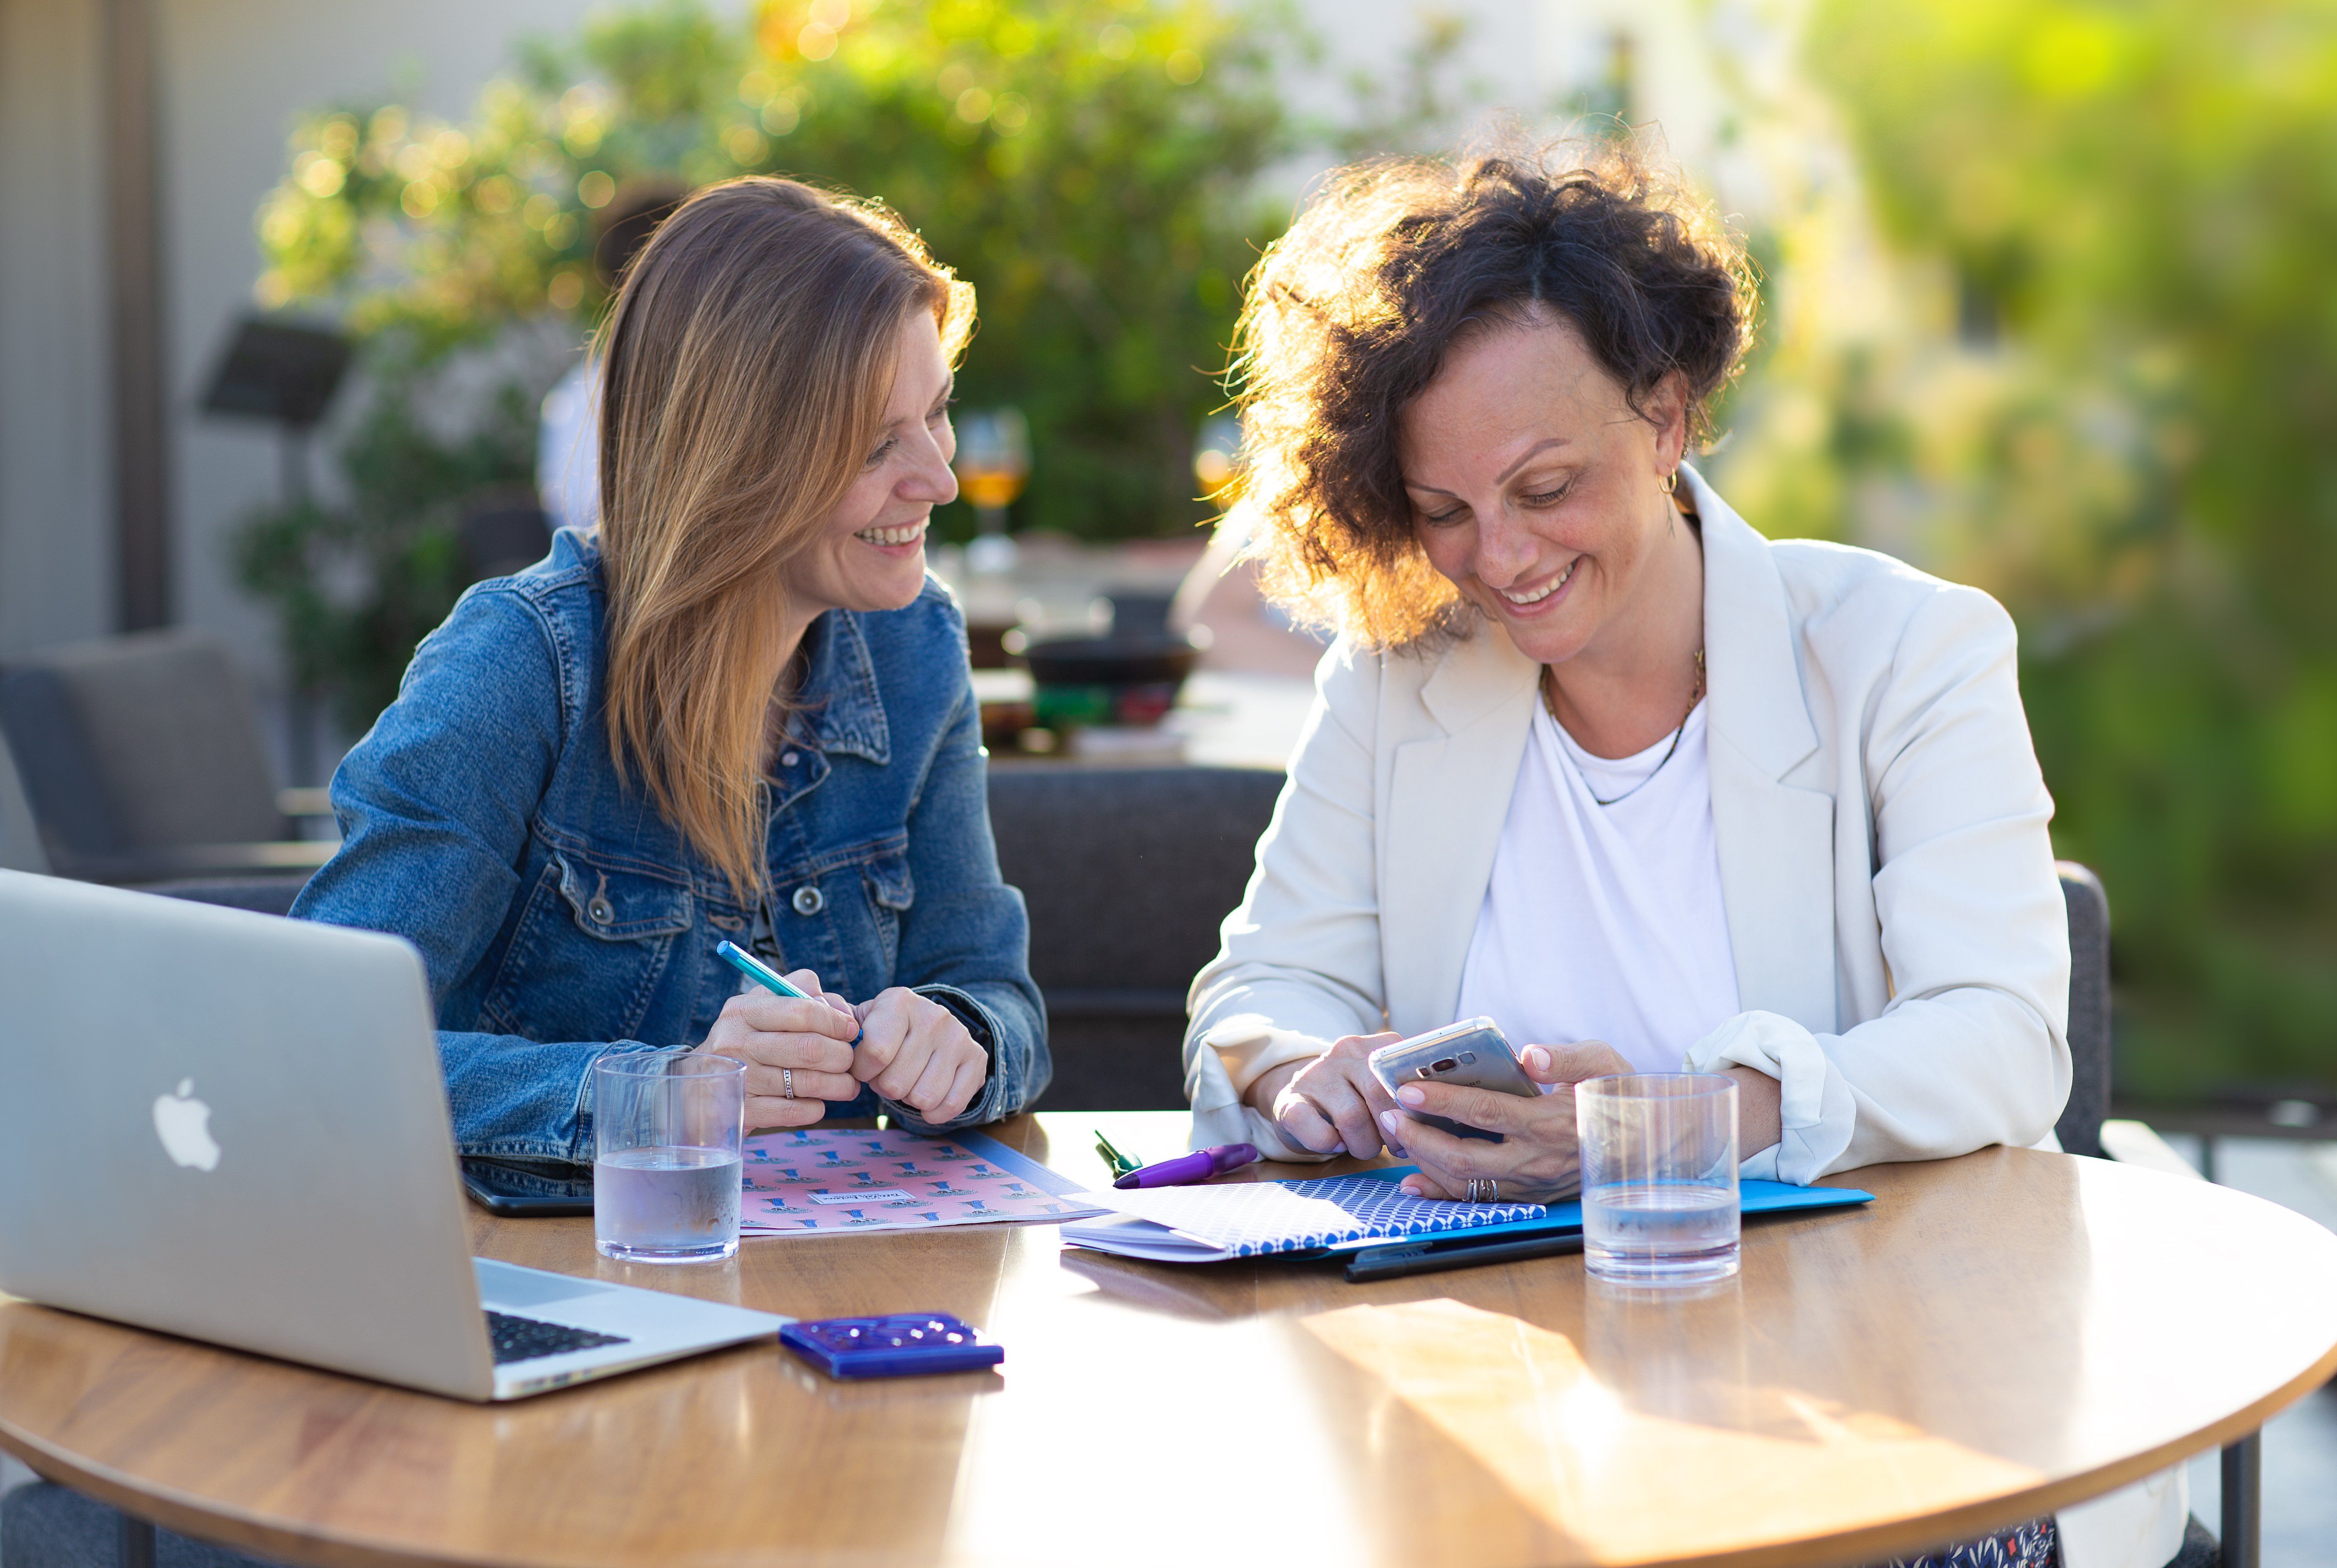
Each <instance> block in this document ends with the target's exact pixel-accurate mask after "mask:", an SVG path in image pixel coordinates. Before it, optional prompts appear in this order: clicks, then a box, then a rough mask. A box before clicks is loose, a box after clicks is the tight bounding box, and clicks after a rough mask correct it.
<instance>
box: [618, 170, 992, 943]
mask: <svg viewBox="0 0 2337 1568" xmlns="http://www.w3.org/2000/svg"><path fill="white" fill-rule="evenodd" d="M917 310H924V311H929V312H930V313H931V314H932V315H933V317H934V321H935V322H936V323H937V324H938V325H939V327H940V328H941V334H942V345H943V350H944V354H945V355H946V356H947V357H948V358H949V359H950V360H951V361H952V362H953V363H954V362H955V360H956V358H957V357H958V355H959V353H960V352H961V351H962V350H963V348H964V345H965V340H966V338H968V337H969V336H970V335H971V334H972V332H973V288H972V286H971V285H969V284H966V283H963V282H960V281H959V280H958V279H956V278H955V277H954V276H953V274H952V273H951V272H950V271H949V270H948V269H946V268H944V267H942V266H940V265H938V264H936V263H935V262H934V260H933V258H932V257H931V256H930V255H929V254H928V253H927V252H926V250H925V248H924V243H923V242H922V241H920V240H918V239H917V237H916V236H915V235H914V234H913V233H911V232H910V231H909V230H908V229H907V228H906V227H905V226H904V225H903V224H902V223H901V221H900V220H898V219H897V218H895V217H894V216H893V215H892V214H891V213H890V212H888V211H885V209H884V208H882V207H880V206H876V205H875V204H873V203H862V202H856V201H846V200H845V199H843V198H840V197H836V196H831V195H828V194H826V193H825V192H822V191H815V190H813V189H811V188H810V187H808V186H806V185H801V184H798V183H797V182H796V181H792V180H778V179H772V178H769V177H767V176H754V177H749V178H746V179H740V180H732V181H727V182H725V183H723V184H719V185H714V186H710V187H709V188H708V189H706V190H704V191H699V193H698V194H696V195H695V196H692V197H691V198H690V199H689V201H686V202H684V203H683V204H682V205H681V206H680V208H679V209H678V210H677V211H675V212H674V214H673V216H671V217H670V218H668V219H667V220H665V221H664V222H663V223H661V224H660V225H659V226H658V230H657V232H656V233H655V234H654V235H652V236H651V237H650V241H649V244H648V245H647V246H646V247H645V248H644V249H643V250H642V251H641V253H640V257H639V258H638V259H637V260H635V261H634V263H633V265H632V267H631V270H630V271H629V272H628V273H627V275H626V277H625V279H624V284H623V288H622V289H621V291H620V292H619V294H618V297H617V303H616V307H615V309H612V310H611V312H610V313H609V318H608V319H607V321H606V322H605V323H603V325H602V327H601V332H600V335H599V338H597V340H596V341H595V344H594V352H595V354H596V355H597V356H598V357H599V358H600V361H601V524H600V542H601V563H602V569H603V572H604V573H605V576H606V581H607V584H608V596H609V611H608V628H609V630H608V640H609V659H608V680H607V721H608V727H609V749H610V751H611V755H612V756H613V758H614V760H615V762H616V767H617V773H618V777H619V779H621V780H624V781H626V782H627V783H628V784H630V782H631V779H632V778H633V776H634V775H635V773H636V772H638V775H639V777H640V779H641V780H642V781H643V783H644V785H645V786H646V788H647V789H648V791H649V795H650V799H651V800H652V801H654V802H655V804H656V806H657V808H658V809H659V810H660V811H661V812H662V813H664V815H665V817H666V818H667V819H668V820H669V821H670V822H672V823H673V824H674V826H675V827H677V828H680V830H681V832H682V834H683V836H684V837H685V838H687V839H688V840H689V842H690V844H691V845H692V846H693V847H695V848H697V850H698V851H699V853H700V854H701V855H703V856H704V857H705V858H707V859H708V860H709V861H711V862H712V863H713V864H714V866H715V867H717V868H718V869H719V870H720V871H721V872H722V873H723V874H724V875H725V876H727V877H728V878H729V881H730V885H731V888H732V891H733V892H734V893H735V894H736V895H737V896H738V897H739V898H740V899H741V900H742V901H744V900H745V899H747V898H748V897H752V896H754V895H756V894H758V893H759V891H760V890H761V888H762V887H763V885H764V883H765V881H766V880H767V875H768V874H767V869H766V867H765V866H764V847H763V828H764V824H763V820H762V815H761V801H762V794H761V790H760V789H759V788H758V786H759V783H760V780H761V775H762V769H763V750H764V747H765V743H766V737H767V735H768V733H769V726H770V724H771V723H772V721H773V720H774V717H775V715H774V714H773V711H772V705H773V702H774V701H775V693H776V691H777V684H778V681H779V677H780V675H781V673H782V671H781V664H782V662H783V660H784V655H783V653H782V652H781V649H780V646H779V642H780V636H781V629H782V626H783V625H784V623H785V619H786V617H785V611H786V603H785V594H784V590H783V589H782V588H781V586H780V573H781V572H782V570H783V569H784V568H785V567H786V565H787V563H788V562H789V561H790V560H791V559H793V558H795V557H796V556H797V555H799V554H802V553H803V551H804V550H805V549H806V548H807V546H808V545H809V544H811V543H812V542H813V541H814V540H815V539H816V537H817V535H818V533H819V530H820V527H821V525H822V524H824V523H825V522H826V519H827V518H828V516H829V515H831V514H832V513H833V512H834V511H835V509H836V505H838V503H840V502H841V501H842V499H843V497H844V494H845V491H846V489H847V488H849V486H850V485H851V484H852V481H853V480H854V479H855V478H856V476H857V475H859V474H860V472H861V469H862V466H863V464H864V462H865V459H866V457H867V455H868V452H869V449H870V448H871V447H872V446H874V445H875V442H876V440H877V439H878V432H879V430H880V428H881V426H882V424H883V421H884V411H885V406H886V404H887V403H888V401H889V400H890V399H891V397H892V393H893V377H894V370H895V358H896V354H897V350H898V345H899V341H900V330H901V327H902V325H903V323H904V322H905V321H906V320H907V319H909V317H910V313H911V312H913V311H917Z"/></svg>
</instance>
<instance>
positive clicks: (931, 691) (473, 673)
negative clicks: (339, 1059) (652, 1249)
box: [292, 529, 1051, 1163]
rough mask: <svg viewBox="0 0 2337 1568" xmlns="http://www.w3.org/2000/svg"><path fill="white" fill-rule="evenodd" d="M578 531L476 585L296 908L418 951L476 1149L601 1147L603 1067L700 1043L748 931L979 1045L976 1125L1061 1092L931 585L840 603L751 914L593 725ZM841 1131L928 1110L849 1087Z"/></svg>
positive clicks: (807, 679) (950, 637) (772, 818)
mask: <svg viewBox="0 0 2337 1568" xmlns="http://www.w3.org/2000/svg"><path fill="white" fill-rule="evenodd" d="M606 607H607V602H606V598H605V594H604V591H603V588H602V584H601V562H600V553H599V549H598V546H597V544H595V542H594V540H593V538H592V535H591V534H582V533H579V532H577V531H575V530H573V529H562V531H561V532H560V534H558V535H557V536H556V537H555V539H554V541H553V544H552V554H550V555H549V556H548V557H547V558H546V559H544V560H543V561H542V562H539V563H538V564H535V565H534V566H533V567H530V568H529V569H528V570H527V571H525V572H523V573H519V574H518V575H516V576H513V577H506V578H498V579H495V580H493V581H490V582H486V583H480V584H478V585H477V586H476V587H474V588H473V589H471V590H470V591H469V592H468V593H465V594H464V596H463V598H462V600H461V602H460V603H457V604H456V605H455V610H454V613H452V614H450V615H449V616H448V617H447V618H446V622H445V624H444V625H442V626H440V627H439V628H438V629H437V630H436V631H435V632H432V633H431V634H430V635H429V636H428V637H427V638H425V639H424V640H423V642H422V645H421V647H420V648H419V649H417V650H416V652H415V655H414V661H413V662H412V664H410V665H409V666H408V667H407V669H406V677H405V680H404V681H403V682H402V683H401V685H400V688H399V691H398V698H397V701H396V702H395V703H393V704H392V705H391V706H390V707H389V709H388V710H387V711H386V712H384V713H383V714H382V716H381V718H380V720H378V721H376V723H375V725H374V727H373V729H372V730H371V732H370V733H368V734H367V736H366V738H365V739H364V740H361V741H359V742H358V743H357V749H356V750H353V751H351V752H350V753H349V755H348V758H347V760H345V761H344V762H343V763H342V764H341V767H340V769H339V770H338V771H337V773H336V774H335V775H334V777H333V809H334V811H335V813H336V814H337V816H338V818H340V824H341V831H342V833H343V835H344V841H343V843H342V846H341V848H340V851H339V853H338V854H337V855H335V856H334V857H333V858H332V859H331V860H330V861H329V862H328V863H327V864H326V866H325V867H324V868H323V869H322V870H320V871H318V873H317V876H316V877H315V878H314V880H312V881H311V882H310V883H309V884H308V887H307V889H306V890H305V891H303V892H302V893H301V895H300V898H299V901H298V904H296V905H295V906H294V907H293V910H292V913H293V915H294V916H297V917H301V918H306V919H311V920H323V921H329V922H331V923H333V924H336V925H341V926H364V927H366V928H367V929H370V930H376V931H387V932H390V933H392V934H394V935H396V936H403V937H405V938H406V940H407V941H409V942H412V943H413V944H414V945H415V946H416V947H418V948H420V949H421V951H422V956H423V959H424V961H425V965H426V966H427V968H428V971H429V975H430V988H431V993H432V995H433V998H434V1000H435V1003H436V1005H437V1009H438V1024H439V1033H438V1051H439V1057H440V1062H441V1064H442V1066H443V1067H444V1069H445V1075H446V1084H447V1092H448V1095H449V1098H450V1100H451V1102H452V1105H453V1111H454V1121H455V1142H456V1143H457V1144H458V1145H459V1146H460V1148H461V1150H462V1152H464V1153H465V1154H482V1155H497V1156H503V1157H506V1158H510V1157H523V1158H534V1159H553V1160H569V1161H577V1162H579V1163H582V1162H586V1161H590V1160H591V1159H592V1071H591V1069H592V1063H593V1062H594V1061H595V1060H596V1059H597V1058H599V1057H601V1055H603V1054H608V1053H611V1052H642V1051H658V1050H671V1049H676V1048H686V1047H689V1046H690V1045H694V1044H698V1043H699V1042H701V1041H703V1040H704V1039H705V1037H706V1034H707V1033H708V1031H709V1030H710V1029H711V1028H712V1027H713V1025H714V1022H715V1019H716V1017H717V1016H718V1015H719V1014H720V1012H721V1010H722V1005H723V1003H724V1002H725V1001H727V1000H728V998H729V997H730V996H731V995H733V994H735V993H736V992H737V991H738V988H739V982H738V975H737V973H736V971H734V970H732V969H731V968H730V966H729V965H727V964H725V963H724V962H723V961H722V960H721V959H719V958H718V957H716V956H715V953H714V948H715V946H716V944H718V943H719V942H721V941H722V940H724V939H725V938H726V937H727V938H732V939H735V940H737V941H738V943H739V945H740V946H746V945H747V944H748V936H749V933H750V932H751V931H752V929H753V928H754V926H755V925H756V916H758V914H759V915H761V916H763V918H764V919H765V920H766V921H767V922H768V929H769V931H770V933H771V935H772V936H775V937H776V938H777V946H778V950H779V955H780V958H781V966H782V967H784V968H789V969H792V968H809V969H813V970H816V972H817V973H818V975H819V978H820V983H821V984H822V985H824V986H826V988H827V989H828V990H831V991H835V992H838V993H840V994H842V995H846V996H847V997H849V998H851V999H852V1000H854V1001H856V1002H858V1001H865V1000H867V999H868V998H869V997H872V996H874V995H876V994H877V993H878V992H879V991H882V990H885V989H886V988H888V987H890V986H895V985H906V986H909V987H912V988H913V989H914V990H916V991H917V992H919V993H920V994H922V995H926V996H929V997H932V998H933V999H934V1000H935V1001H937V1002H939V1003H941V1004H942V1005H944V1006H946V1007H948V1008H949V1009H950V1010H951V1011H952V1012H953V1013H955V1014H957V1015H958V1016H959V1018H960V1019H961V1020H963V1022H964V1023H965V1024H966V1026H967V1028H968V1029H969V1030H970V1031H971V1032H972V1033H973V1036H974V1039H975V1040H976V1041H977V1042H979V1043H980V1044H982V1045H983V1047H984V1048H985V1049H986V1050H988V1052H989V1053H990V1075H989V1078H988V1080H987V1081H986V1082H985V1083H983V1088H982V1092H981V1093H980V1094H979V1095H978V1096H976V1098H975V1099H974V1102H973V1104H972V1105H970V1106H968V1107H967V1109H966V1111H965V1113H964V1114H963V1115H962V1116H960V1117H958V1118H957V1119H956V1120H955V1121H953V1122H950V1123H948V1125H949V1126H952V1127H962V1126H971V1125H973V1124H975V1123H978V1122H992V1121H996V1120H997V1119H999V1118H1000V1117H1002V1116H1009V1115H1012V1114H1013V1113H1014V1112H1018V1111H1020V1110H1022V1108H1023V1107H1024V1106H1026V1105H1028V1104H1029V1103H1031V1102H1032V1100H1033V1099H1035V1098H1036V1097H1037V1096H1038V1095H1039V1093H1041V1091H1042V1090H1044V1089H1045V1088H1046V1086H1047V1079H1048V1076H1049V1073H1050V1071H1051V1068H1050V1064H1049V1063H1048V1059H1047V1043H1046V1025H1045V1023H1044V1014H1043V1013H1042V1011H1041V1004H1040V999H1039V992H1038V988H1037V987H1036V986H1035V985H1032V981H1031V975H1030V970H1029V965H1028V960H1027V956H1026V948H1027V946H1028V936H1029V933H1028V925H1027V922H1026V920H1025V917H1024V914H1023V908H1022V894H1020V893H1019V892H1017V891H1016V890H1015V889H1013V888H1012V887H1007V886H1006V885H1005V884H1004V883H1003V882H1002V881H1000V880H999V876H998V858H997V853H996V850H995V849H994V848H993V847H992V840H991V835H990V818H989V812H988V807H987V792H986V783H985V774H984V765H983V753H982V749H981V725H980V720H979V714H978V710H977V708H976V706H975V702H974V698H973V685H972V682H971V681H970V679H969V678H968V675H967V671H966V652H965V628H964V623H963V620H962V619H961V618H960V616H959V614H958V612H957V609H956V607H955V606H954V605H953V604H952V603H951V602H950V599H949V596H948V595H947V594H946V593H944V592H943V590H942V589H941V587H940V586H939V585H938V584H936V583H931V582H928V583H926V585H925V590H924V593H921V594H919V595H918V597H917V599H916V601H915V603H912V604H911V605H909V607H908V608H906V609H904V610H897V611H891V612H885V613H859V612H854V611H845V610H833V611H830V612H828V613H826V614H824V615H822V616H820V617H819V618H818V620H816V622H813V624H812V627H811V630H810V631H809V632H808V633H807V635H806V638H805V643H804V652H805V661H804V669H805V676H804V680H803V683H802V686H801V689H800V690H799V691H798V692H797V701H796V706H795V708H794V710H793V711H792V713H791V715H790V719H789V730H788V739H787V744H785V745H784V746H783V747H781V748H780V751H779V755H778V757H777V760H776V761H775V762H774V763H773V768H772V773H771V776H770V779H769V780H768V782H767V783H766V784H765V785H764V791H765V795H766V798H767V799H768V806H769V818H768V856H769V865H770V877H769V879H768V890H767V891H766V892H765V894H764V895H763V896H762V899H761V902H762V904H763V908H762V909H760V910H757V909H755V908H752V907H747V906H744V905H742V904H741V902H740V901H739V900H738V897H736V896H735V895H734V894H733V893H732V891H731V888H730V883H729V880H728V877H724V876H723V875H722V874H721V873H720V872H719V871H718V870H716V869H715V868H714V867H713V866H712V865H711V864H710V863H709V861H707V860H706V859H704V858H701V857H700V856H699V854H698V853H697V852H696V851H695V850H694V849H693V848H691V847H690V846H689V844H688V843H687V842H686V841H685V840H684V839H683V838H682V836H681V834H680V832H679V831H678V830H677V829H676V828H674V827H673V826H672V825H671V824H670V823H669V822H667V821H666V819H665V818H663V817H662V816H661V815H660V813H659V811H658V810H657V808H656V807H655V805H654V804H653V803H652V802H651V801H650V799H649V797H648V796H647V794H646V793H645V792H644V790H643V789H641V786H640V774H639V770H638V769H634V770H632V771H631V784H630V786H628V785H626V784H622V783H621V782H620V781H619V779H618V774H617V769H616V767H615V765H614V761H613V760H612V758H611V752H610V750H609V740H608V730H607V726H606V723H605V720H604V718H603V712H602V707H601V702H602V680H603V676H604V674H605V671H606V668H607V647H606V642H605V640H604V622H603V617H604V614H605V613H606ZM828 1109H829V1112H830V1114H832V1115H844V1116H870V1115H875V1114H876V1113H877V1112H879V1111H880V1110H881V1111H884V1112H887V1113H888V1114H890V1115H892V1116H894V1117H895V1118H897V1119H899V1121H900V1122H901V1123H902V1124H904V1125H906V1126H909V1127H912V1128H915V1129H917V1130H918V1131H923V1132H930V1131H937V1130H938V1129H935V1128H933V1127H929V1126H927V1124H926V1123H924V1122H922V1121H921V1120H920V1119H919V1118H918V1117H917V1116H916V1115H915V1113H914V1112H909V1111H907V1110H905V1109H904V1107H901V1106H897V1105H894V1104H892V1103H888V1102H880V1101H879V1099H878V1098H877V1097H876V1096H875V1094H874V1093H872V1092H870V1091H866V1090H864V1091H862V1093H861V1095H860V1097H859V1098H858V1099H857V1100H855V1101H853V1102H851V1103H848V1104H832V1105H830V1106H829V1108H828Z"/></svg>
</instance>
